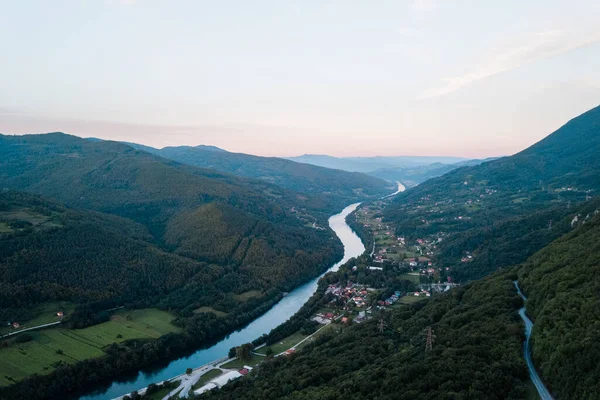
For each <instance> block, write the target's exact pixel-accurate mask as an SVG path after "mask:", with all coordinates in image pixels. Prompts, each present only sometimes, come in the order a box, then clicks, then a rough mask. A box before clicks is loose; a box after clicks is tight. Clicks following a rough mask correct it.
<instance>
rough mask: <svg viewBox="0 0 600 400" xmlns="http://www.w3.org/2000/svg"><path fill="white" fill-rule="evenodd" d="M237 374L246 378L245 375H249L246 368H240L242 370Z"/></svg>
mask: <svg viewBox="0 0 600 400" xmlns="http://www.w3.org/2000/svg"><path fill="white" fill-rule="evenodd" d="M239 373H240V374H241V375H242V376H246V375H248V374H249V373H250V371H248V370H247V369H246V368H242V369H240V370H239Z"/></svg>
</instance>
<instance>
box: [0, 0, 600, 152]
mask: <svg viewBox="0 0 600 400" xmlns="http://www.w3.org/2000/svg"><path fill="white" fill-rule="evenodd" d="M0 5H1V6H2V7H1V11H0V49H1V53H0V54H1V58H2V59H1V61H0V133H4V134H24V133H42V132H52V131H62V132H66V133H70V134H73V135H77V136H82V137H90V136H94V137H99V138H104V139H111V140H123V141H133V142H138V143H142V144H146V145H150V146H155V147H163V146H170V145H182V144H185V145H198V144H207V145H216V146H219V147H222V148H224V149H227V150H230V151H236V152H244V153H251V154H258V155H268V156H292V155H300V154H303V153H319V154H330V155H334V156H374V155H388V156H390V155H454V156H464V157H487V156H498V155H508V154H512V153H515V152H517V151H519V150H521V149H523V148H525V147H527V146H529V145H531V144H533V143H534V142H536V141H538V140H540V139H541V138H543V137H544V136H546V135H547V134H549V133H551V132H552V131H553V130H555V129H557V128H558V127H559V126H560V125H562V124H564V123H565V122H566V121H567V120H569V119H570V118H573V117H575V116H577V115H578V114H580V113H582V112H584V111H586V110H588V109H590V108H592V107H595V106H597V105H598V104H600V1H597V0H587V1H584V0H572V1H554V0H505V1H491V0H489V1H488V0H472V1H450V0H417V1H409V0H406V1H402V0H395V1H384V0H381V1H378V0H369V1H367V0H361V1H358V0H355V1H352V0H339V1H328V0H303V1H297V0H295V1H293V0H272V1H261V0H252V1H249V0H238V1H228V0H219V1H214V0H213V1H202V0H189V1H185V0H180V1H178V0H169V1H167V0H164V1H161V0H70V1H66V0H52V1H49V0H38V1H35V0H19V1H12V0H0Z"/></svg>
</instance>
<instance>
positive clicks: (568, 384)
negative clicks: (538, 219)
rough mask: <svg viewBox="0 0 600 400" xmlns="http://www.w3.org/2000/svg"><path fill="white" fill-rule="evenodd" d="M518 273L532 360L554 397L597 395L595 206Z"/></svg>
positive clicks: (599, 282) (599, 285) (599, 223)
mask: <svg viewBox="0 0 600 400" xmlns="http://www.w3.org/2000/svg"><path fill="white" fill-rule="evenodd" d="M578 225H579V228H578V229H576V230H574V231H573V232H572V233H570V234H568V235H566V236H564V237H562V238H560V239H558V240H556V241H555V242H553V243H552V244H551V245H550V246H548V247H546V248H545V249H543V250H541V251H540V252H538V253H537V254H535V255H534V256H533V257H531V258H530V259H529V260H527V262H526V263H524V264H523V266H522V267H521V269H520V270H519V281H520V283H521V287H522V288H523V290H524V291H525V293H526V295H528V300H527V312H528V313H529V315H530V316H531V317H532V319H533V320H534V322H535V326H534V328H533V333H532V347H533V359H534V362H535V364H536V365H537V367H538V370H539V371H540V374H541V377H542V379H543V380H544V381H545V382H546V383H547V384H548V386H549V387H550V388H551V390H552V392H553V393H555V394H556V397H557V398H561V399H595V398H599V397H600V367H599V366H598V359H600V347H599V346H598V343H599V342H600V207H598V208H595V209H594V210H590V212H589V213H581V214H580V218H579V222H578Z"/></svg>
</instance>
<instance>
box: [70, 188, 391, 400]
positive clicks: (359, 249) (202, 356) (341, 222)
mask: <svg viewBox="0 0 600 400" xmlns="http://www.w3.org/2000/svg"><path fill="white" fill-rule="evenodd" d="M394 194H395V193H394ZM359 204H360V203H355V204H352V205H349V206H348V207H346V208H344V210H342V212H341V213H339V214H336V215H334V216H332V217H331V218H329V226H330V227H331V229H332V230H333V231H334V232H335V233H336V235H337V236H338V237H339V238H340V240H341V241H342V243H343V245H344V257H343V258H342V259H341V260H340V261H339V262H338V263H336V264H334V265H333V266H332V267H331V268H329V269H328V270H327V271H326V272H324V273H323V274H322V275H320V276H319V277H317V278H315V279H313V280H311V281H310V282H308V283H305V284H304V285H302V286H299V287H298V288H296V289H295V290H294V291H292V292H290V293H289V294H288V295H287V296H285V297H284V298H283V299H281V301H280V302H278V303H277V304H276V305H275V306H274V307H273V308H271V309H270V310H269V311H267V312H266V313H265V314H263V315H262V316H260V317H258V318H257V319H255V320H254V321H252V322H251V323H250V324H249V325H247V326H246V327H245V328H242V329H241V330H238V331H236V332H234V333H232V334H230V335H229V336H227V337H226V338H225V339H223V340H221V341H220V342H218V343H216V344H215V345H213V346H211V347H209V348H206V349H202V350H198V351H196V352H195V353H193V354H192V355H190V356H187V357H182V358H179V359H176V360H173V361H171V362H170V363H169V364H167V365H166V366H165V367H163V368H160V369H157V370H155V371H152V372H139V373H138V374H137V376H135V377H133V378H131V379H129V380H127V381H115V382H113V383H112V384H111V385H110V386H109V387H108V389H105V390H104V389H103V390H98V391H96V392H94V393H91V394H89V395H86V396H83V397H81V398H80V400H107V399H113V398H116V397H119V396H122V395H124V394H126V393H130V392H132V391H134V390H139V389H142V388H144V387H146V386H148V385H149V384H151V383H156V382H162V381H164V380H167V379H170V378H173V377H174V376H177V375H180V374H181V373H183V372H184V371H185V370H186V368H197V367H199V366H201V365H204V364H207V363H210V362H211V361H214V360H217V359H220V358H223V357H226V356H227V353H228V352H229V349H230V348H232V347H234V346H239V345H241V344H244V343H248V342H250V341H252V340H254V339H256V338H258V337H259V336H261V335H263V334H265V333H269V332H270V331H271V329H273V328H275V327H277V326H279V325H281V324H282V323H284V322H285V321H287V320H288V319H289V318H290V317H291V316H292V315H294V314H295V313H296V312H297V311H298V310H299V309H300V307H302V305H304V303H306V301H307V300H308V299H309V298H310V296H311V295H312V294H313V293H314V292H315V290H316V289H317V282H318V281H319V279H320V278H321V277H322V276H323V275H325V273H327V272H329V271H337V269H338V268H339V267H340V266H341V265H342V264H344V263H345V262H346V261H348V260H349V259H350V258H352V257H356V256H359V255H361V254H362V253H363V252H364V251H365V247H364V245H363V243H362V241H361V240H360V238H359V237H358V236H357V235H356V234H355V233H354V231H352V229H351V228H350V227H349V226H348V224H346V217H347V216H348V215H349V214H350V213H352V212H353V211H354V210H356V208H357V207H358V206H359Z"/></svg>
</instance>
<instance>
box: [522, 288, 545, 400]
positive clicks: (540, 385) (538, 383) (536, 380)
mask: <svg viewBox="0 0 600 400" xmlns="http://www.w3.org/2000/svg"><path fill="white" fill-rule="evenodd" d="M513 283H514V285H515V287H516V288H517V293H519V296H521V297H522V298H523V300H527V297H525V295H524V294H523V293H522V292H521V288H519V283H518V282H517V281H513ZM519 315H520V316H521V318H523V321H525V336H526V337H527V339H525V347H524V352H525V362H527V368H528V369H529V377H530V378H531V381H532V382H533V384H534V385H535V388H536V389H537V392H538V394H539V395H540V397H541V398H542V400H553V397H552V395H551V394H550V392H549V391H548V389H547V388H546V386H545V385H544V382H542V380H541V379H540V376H539V375H538V373H537V371H536V370H535V365H533V361H532V360H531V348H530V347H529V338H530V337H531V330H532V328H533V322H531V320H530V319H529V317H527V314H526V312H525V307H522V308H521V309H520V310H519Z"/></svg>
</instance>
